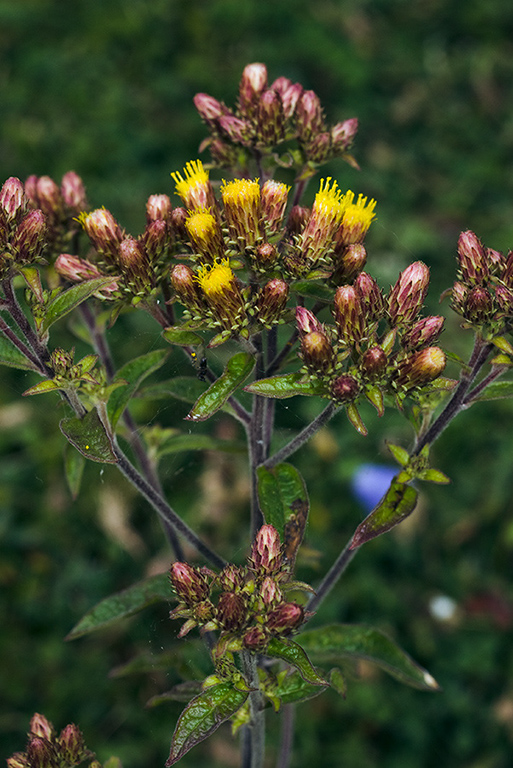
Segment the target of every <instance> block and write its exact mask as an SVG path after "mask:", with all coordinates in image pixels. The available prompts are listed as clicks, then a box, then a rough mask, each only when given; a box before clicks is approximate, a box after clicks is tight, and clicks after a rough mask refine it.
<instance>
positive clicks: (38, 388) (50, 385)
mask: <svg viewBox="0 0 513 768" xmlns="http://www.w3.org/2000/svg"><path fill="white" fill-rule="evenodd" d="M67 386H68V385H67V384H66V382H62V384H58V383H57V382H55V381H53V379H45V380H44V381H40V382H38V383H37V384H34V386H33V387H29V389H26V390H25V392H24V393H23V397H29V396H30V395H44V394H46V393H47V392H55V391H56V390H58V389H66V387H67Z"/></svg>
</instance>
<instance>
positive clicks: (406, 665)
mask: <svg viewBox="0 0 513 768" xmlns="http://www.w3.org/2000/svg"><path fill="white" fill-rule="evenodd" d="M299 640H300V641H301V644H302V646H304V648H305V650H307V651H308V653H309V654H310V655H311V656H312V658H313V659H314V660H315V661H316V662H318V663H320V664H322V663H323V662H335V663H337V662H340V661H341V660H343V659H344V658H347V657H351V658H357V659H367V661H371V662H373V663H374V664H377V666H379V667H381V668H382V669H384V670H385V672H388V673H389V674H390V675H392V676H393V677H395V678H397V679H398V680H400V681H401V682H403V683H406V684H407V685H411V686H413V687H414V688H421V689H422V690H426V691H438V690H440V687H439V685H438V683H437V682H436V680H435V679H434V678H433V677H432V676H431V675H430V674H429V672H427V671H426V670H425V669H424V668H423V667H421V666H420V664H417V662H416V661H414V660H413V659H412V658H411V656H409V655H408V654H407V653H406V651H403V649H402V648H401V647H400V646H399V645H397V643H395V642H394V641H393V640H391V639H390V638H389V637H387V635H385V634H384V632H381V631H380V630H379V629H374V628H373V627H366V626H362V625H359V624H330V625H328V626H325V627H318V628H316V629H311V630H307V631H306V632H302V633H301V634H300V635H299Z"/></svg>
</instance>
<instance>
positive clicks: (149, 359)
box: [108, 349, 169, 428]
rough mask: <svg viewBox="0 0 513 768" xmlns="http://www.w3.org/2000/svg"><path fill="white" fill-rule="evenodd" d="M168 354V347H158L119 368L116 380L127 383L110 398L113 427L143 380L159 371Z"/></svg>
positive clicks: (109, 404) (109, 405) (109, 409)
mask: <svg viewBox="0 0 513 768" xmlns="http://www.w3.org/2000/svg"><path fill="white" fill-rule="evenodd" d="M168 355H169V350H168V349H156V350H154V351H153V352H148V353H147V354H146V355H141V357H136V358H135V360H131V361H130V362H129V363H127V364H126V365H124V366H123V367H122V368H120V369H119V371H118V372H117V373H116V377H115V379H114V381H116V380H120V379H124V380H125V381H126V382H127V384H126V386H123V387H119V388H118V389H116V390H114V392H112V394H111V396H110V398H109V403H108V413H109V419H110V422H111V424H112V427H113V428H114V427H115V425H116V424H117V422H118V420H119V418H120V416H121V415H122V413H123V411H124V410H125V408H126V406H127V405H128V403H129V402H130V399H131V398H132V397H133V394H134V392H136V390H137V389H138V387H139V386H140V384H141V382H142V381H144V379H146V378H147V377H148V376H149V375H150V374H151V373H153V372H154V371H157V370H158V369H159V368H160V366H161V365H163V363H164V362H165V360H166V358H167V356H168Z"/></svg>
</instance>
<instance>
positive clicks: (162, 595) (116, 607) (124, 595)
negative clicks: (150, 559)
mask: <svg viewBox="0 0 513 768" xmlns="http://www.w3.org/2000/svg"><path fill="white" fill-rule="evenodd" d="M172 597H173V593H172V591H171V587H170V584H169V577H168V574H167V573H159V574H157V575H156V576H150V578H149V579H144V581H138V582H137V583H136V584H132V586H131V587H128V589H124V590H123V591H122V592H117V593H116V594H115V595H110V596H109V597H106V598H105V599H104V600H102V601H101V602H100V603H98V604H97V605H95V606H94V608H91V610H90V611H88V612H87V613H86V614H85V616H83V617H82V618H81V619H80V621H79V622H78V624H76V626H74V627H73V629H72V630H71V632H70V633H69V634H68V635H67V637H66V638H65V639H66V640H75V639H76V638H77V637H82V636H83V635H88V634H89V633H90V632H96V630H98V629H103V628H104V627H108V626H110V625H112V624H115V623H116V622H118V621H120V620H121V619H125V618H127V617H128V616H133V615H134V613H138V612H139V611H142V610H143V608H146V607H147V606H148V605H153V603H158V602H161V601H163V600H170V599H171V598H172Z"/></svg>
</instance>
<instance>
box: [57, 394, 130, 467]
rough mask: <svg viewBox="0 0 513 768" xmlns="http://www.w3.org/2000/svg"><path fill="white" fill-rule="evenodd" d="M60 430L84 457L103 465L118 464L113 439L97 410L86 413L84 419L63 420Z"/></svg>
mask: <svg viewBox="0 0 513 768" xmlns="http://www.w3.org/2000/svg"><path fill="white" fill-rule="evenodd" d="M59 427H60V430H61V432H62V434H63V435H64V437H66V438H67V439H68V440H69V442H70V443H71V445H74V446H75V448H76V449H77V451H80V453H81V454H82V456H85V457H86V459H91V461H98V462H100V463H101V464H117V461H118V460H117V458H116V455H115V453H114V447H113V445H112V442H111V439H110V437H109V436H108V434H107V432H106V431H105V427H104V426H103V424H102V423H101V421H100V419H99V417H98V414H97V412H96V409H95V408H93V409H92V410H91V411H89V412H88V413H86V415H85V416H84V418H83V419H77V418H74V417H73V418H68V419H62V420H61V422H60V424H59Z"/></svg>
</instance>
